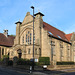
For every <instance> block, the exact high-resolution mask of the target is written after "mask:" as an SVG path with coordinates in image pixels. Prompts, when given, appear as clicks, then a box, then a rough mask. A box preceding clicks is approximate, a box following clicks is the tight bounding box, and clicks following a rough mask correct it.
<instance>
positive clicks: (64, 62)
mask: <svg viewBox="0 0 75 75" xmlns="http://www.w3.org/2000/svg"><path fill="white" fill-rule="evenodd" d="M56 64H57V65H74V62H66V61H62V62H57V63H56Z"/></svg>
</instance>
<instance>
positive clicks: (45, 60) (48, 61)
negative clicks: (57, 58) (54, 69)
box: [39, 57, 50, 65]
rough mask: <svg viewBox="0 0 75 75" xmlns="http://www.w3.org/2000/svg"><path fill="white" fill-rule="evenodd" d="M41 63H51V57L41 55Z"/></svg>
mask: <svg viewBox="0 0 75 75" xmlns="http://www.w3.org/2000/svg"><path fill="white" fill-rule="evenodd" d="M39 64H40V65H50V58H49V57H39Z"/></svg>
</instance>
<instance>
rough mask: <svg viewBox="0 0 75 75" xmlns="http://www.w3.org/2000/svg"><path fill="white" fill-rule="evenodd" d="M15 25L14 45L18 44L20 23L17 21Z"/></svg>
mask: <svg viewBox="0 0 75 75" xmlns="http://www.w3.org/2000/svg"><path fill="white" fill-rule="evenodd" d="M15 24H16V38H15V41H14V42H15V44H20V25H21V24H22V22H20V21H18V22H16V23H15Z"/></svg>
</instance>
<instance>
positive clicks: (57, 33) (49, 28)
mask: <svg viewBox="0 0 75 75" xmlns="http://www.w3.org/2000/svg"><path fill="white" fill-rule="evenodd" d="M43 28H44V29H45V30H47V31H49V32H51V33H52V34H53V36H54V37H57V38H60V39H62V40H65V41H68V39H67V38H66V36H65V33H64V32H62V31H60V30H59V29H57V28H55V27H53V26H51V25H49V24H48V23H46V22H43Z"/></svg>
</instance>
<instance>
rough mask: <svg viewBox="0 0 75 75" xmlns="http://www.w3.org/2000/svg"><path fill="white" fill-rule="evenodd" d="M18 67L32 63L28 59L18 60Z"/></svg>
mask: <svg viewBox="0 0 75 75" xmlns="http://www.w3.org/2000/svg"><path fill="white" fill-rule="evenodd" d="M17 65H32V62H31V61H30V60H27V59H22V58H21V59H18V61H17Z"/></svg>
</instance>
